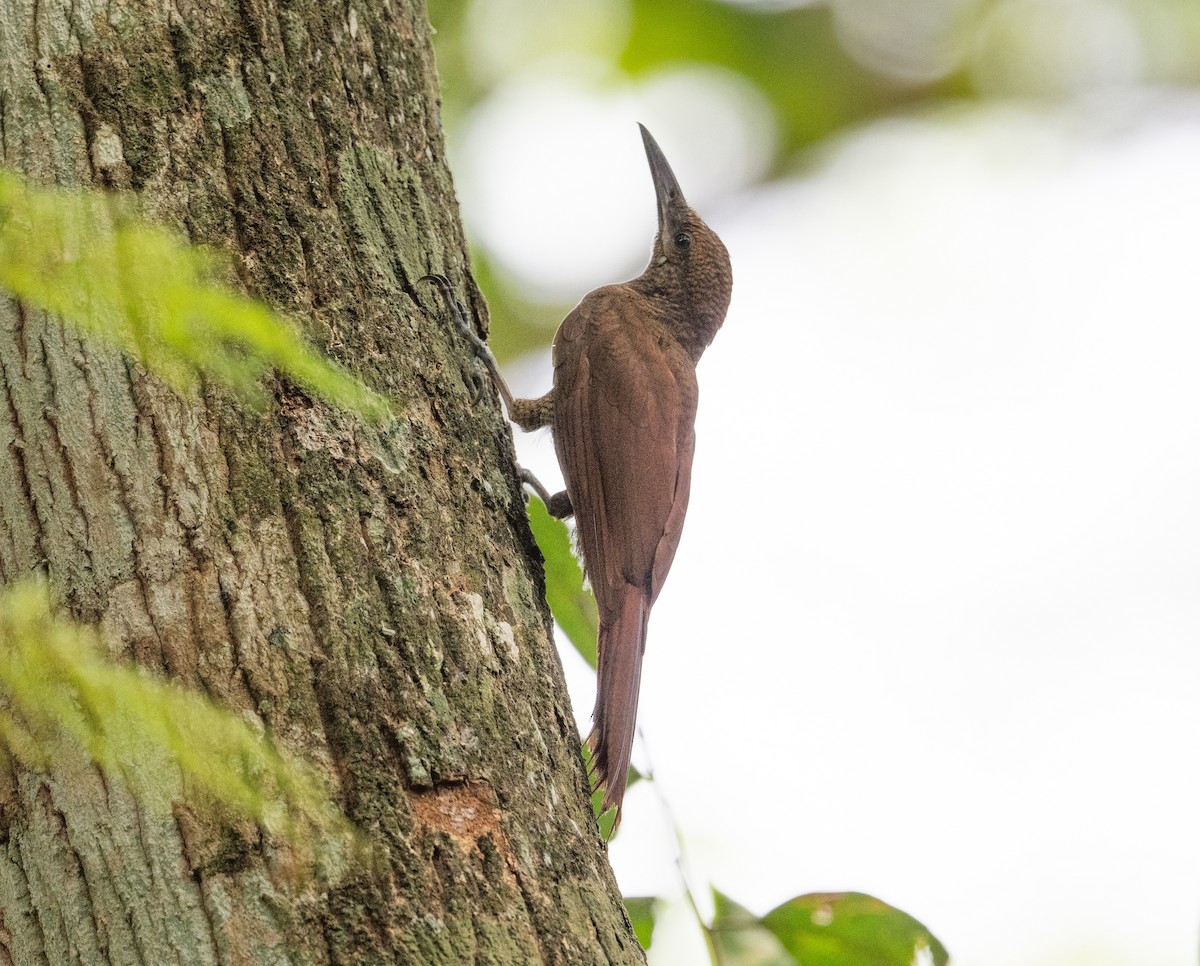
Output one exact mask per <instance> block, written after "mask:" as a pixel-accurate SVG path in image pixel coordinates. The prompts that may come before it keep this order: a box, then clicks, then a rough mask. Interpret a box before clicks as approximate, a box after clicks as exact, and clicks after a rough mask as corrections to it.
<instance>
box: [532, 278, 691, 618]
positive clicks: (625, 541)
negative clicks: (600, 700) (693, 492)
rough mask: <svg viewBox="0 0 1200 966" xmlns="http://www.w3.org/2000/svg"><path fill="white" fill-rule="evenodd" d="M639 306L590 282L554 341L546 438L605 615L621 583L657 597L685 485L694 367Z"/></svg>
mask: <svg viewBox="0 0 1200 966" xmlns="http://www.w3.org/2000/svg"><path fill="white" fill-rule="evenodd" d="M645 311H646V306H645V303H644V302H643V301H642V299H641V297H640V296H638V295H637V294H636V293H633V292H630V291H628V290H626V289H625V288H624V287H623V286H609V287H607V288H605V289H600V290H598V291H596V292H593V293H592V294H591V295H589V296H588V297H587V298H585V299H584V300H583V302H581V303H580V305H579V306H578V307H577V308H576V309H575V310H574V311H573V312H572V313H571V314H570V315H569V316H568V317H567V318H566V320H564V322H563V324H562V326H561V327H560V330H559V335H558V338H557V339H556V342H555V371H554V379H555V416H554V442H555V449H556V450H557V452H558V457H559V463H560V464H561V466H562V470H563V475H564V476H565V477H566V481H567V490H568V492H569V493H570V495H571V503H572V506H573V507H574V509H575V518H576V527H577V532H578V538H579V543H580V546H581V548H582V550H583V556H584V564H585V567H586V569H587V572H588V577H589V579H590V580H591V583H592V589H593V590H594V592H595V594H596V602H597V604H599V607H600V614H601V620H602V622H604V623H610V622H612V621H614V620H616V618H617V616H618V614H619V612H620V610H621V607H622V606H623V604H622V602H623V597H624V592H625V589H626V587H627V586H629V585H632V586H634V587H638V588H640V589H641V590H642V592H643V594H644V595H645V599H646V602H647V604H652V603H653V602H654V600H655V598H657V596H658V592H659V590H660V589H661V587H662V583H663V581H664V580H665V579H666V576H667V571H668V570H669V569H670V567H671V562H672V560H673V559H674V557H675V549H676V547H677V546H678V545H679V536H680V533H681V532H682V530H683V518H684V514H685V513H686V511H687V503H688V494H689V492H690V489H691V472H692V454H693V452H694V450H695V432H694V423H695V416H696V401H697V389H696V376H695V370H694V368H693V367H692V365H691V362H690V360H688V359H687V358H686V356H685V355H684V354H683V353H682V351H681V350H679V348H678V346H675V345H674V344H673V343H670V342H669V341H668V342H666V343H660V340H659V339H658V338H657V336H656V334H655V329H654V328H653V327H652V326H648V325H647V324H646V320H645V318H644V313H645ZM639 315H642V316H643V317H639Z"/></svg>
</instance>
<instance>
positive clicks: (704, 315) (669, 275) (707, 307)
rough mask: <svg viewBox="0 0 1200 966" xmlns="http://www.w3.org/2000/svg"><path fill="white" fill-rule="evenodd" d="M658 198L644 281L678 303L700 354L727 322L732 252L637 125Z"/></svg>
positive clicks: (649, 135)
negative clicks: (655, 227) (693, 205)
mask: <svg viewBox="0 0 1200 966" xmlns="http://www.w3.org/2000/svg"><path fill="white" fill-rule="evenodd" d="M638 127H639V128H641V130H642V142H643V143H644V144H645V146H646V160H647V161H648V162H649V163H650V177H651V178H652V179H653V180H654V194H655V196H656V198H657V201H658V235H657V237H656V238H655V239H654V252H653V254H652V255H651V256H650V264H649V265H648V266H647V267H646V272H645V274H644V276H643V278H646V279H647V280H651V279H652V280H653V282H654V285H655V288H659V289H662V290H665V291H667V292H669V293H670V294H671V296H672V297H673V298H677V299H679V300H680V304H681V306H682V307H684V308H686V310H687V312H688V313H689V314H690V316H691V318H690V319H689V322H690V323H691V324H693V325H695V326H696V327H697V329H698V331H697V332H696V333H695V334H696V336H697V337H698V338H699V339H700V342H701V344H700V345H699V346H698V348H699V350H700V351H703V349H704V347H705V346H707V345H708V343H709V342H710V341H712V338H713V336H715V335H716V334H717V329H719V328H720V327H721V323H722V322H723V321H724V320H725V312H726V310H727V309H728V308H729V298H730V294H731V292H732V289H733V271H732V268H731V267H730V264H729V252H728V251H727V250H726V248H725V245H724V244H723V243H722V241H721V239H720V238H718V237H717V233H716V232H715V231H713V230H712V229H711V228H709V227H708V225H706V224H705V223H704V220H703V219H702V218H701V217H700V216H699V215H698V214H696V212H695V211H694V210H692V208H691V207H690V206H689V205H688V203H687V200H686V199H685V198H684V197H683V191H681V190H680V188H679V181H678V180H677V179H676V178H675V172H674V171H672V170H671V165H670V164H668V163H667V158H666V156H665V155H664V154H663V152H662V148H660V147H659V146H658V142H657V141H655V140H654V136H653V135H652V134H651V133H650V132H649V131H647V130H646V128H645V127H644V126H643V125H641V124H639V125H638Z"/></svg>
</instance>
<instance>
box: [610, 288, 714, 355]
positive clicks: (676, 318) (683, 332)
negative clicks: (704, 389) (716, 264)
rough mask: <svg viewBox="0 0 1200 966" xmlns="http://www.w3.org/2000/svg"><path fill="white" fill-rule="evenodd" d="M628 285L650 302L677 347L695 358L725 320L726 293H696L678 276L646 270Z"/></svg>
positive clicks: (658, 319) (655, 314) (654, 313)
mask: <svg viewBox="0 0 1200 966" xmlns="http://www.w3.org/2000/svg"><path fill="white" fill-rule="evenodd" d="M629 285H630V286H631V287H632V288H633V289H635V290H636V291H637V292H638V293H639V294H641V295H642V296H643V297H644V298H645V299H646V300H647V301H648V302H650V304H651V305H652V306H653V316H654V319H655V321H656V322H658V323H659V324H660V325H661V326H662V327H663V329H665V330H666V331H667V332H668V333H669V334H670V335H671V336H672V338H674V339H675V341H676V342H678V343H679V345H680V347H681V348H682V349H683V350H684V351H685V352H687V354H688V355H689V356H691V359H692V362H693V363H695V362H699V361H700V356H702V355H703V354H704V350H705V349H707V348H708V345H709V343H710V342H712V340H713V338H714V337H715V336H716V334H717V330H718V329H719V328H721V323H722V322H724V321H725V310H726V308H728V306H729V296H728V294H724V295H723V296H722V293H717V297H716V298H714V297H712V295H711V294H709V293H703V294H701V293H698V292H697V291H696V290H695V289H693V288H691V287H690V286H686V285H681V284H679V283H678V280H676V279H673V278H664V277H663V276H662V275H661V274H659V273H656V272H652V271H647V272H645V273H644V274H642V275H641V276H639V277H638V278H635V279H634V280H633V281H632V282H630V283H629Z"/></svg>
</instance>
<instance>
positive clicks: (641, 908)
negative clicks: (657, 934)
mask: <svg viewBox="0 0 1200 966" xmlns="http://www.w3.org/2000/svg"><path fill="white" fill-rule="evenodd" d="M657 906H658V899H656V898H655V897H654V896H626V897H625V911H626V912H627V913H629V921H630V922H631V923H633V932H634V935H636V936H637V940H638V942H639V943H641V945H642V949H649V948H650V940H651V939H652V938H653V936H654V919H655V915H656V913H657Z"/></svg>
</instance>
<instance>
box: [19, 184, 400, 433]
mask: <svg viewBox="0 0 1200 966" xmlns="http://www.w3.org/2000/svg"><path fill="white" fill-rule="evenodd" d="M132 207H133V206H132V202H131V200H130V199H129V198H126V197H122V196H118V195H110V194H105V193H103V192H99V191H90V192H68V191H49V190H39V189H33V188H30V187H29V186H27V185H26V184H25V183H24V182H23V181H22V180H21V179H19V178H17V177H16V176H14V175H11V174H4V173H0V288H3V289H6V290H7V291H8V292H9V293H11V294H12V295H13V296H15V297H16V298H17V299H19V300H20V301H21V302H23V303H25V304H26V305H29V306H33V307H35V308H39V309H42V310H43V311H46V312H49V313H51V314H53V315H56V316H58V317H59V318H61V319H62V320H63V321H64V322H66V323H68V324H70V325H72V326H74V327H75V328H76V329H78V330H79V331H81V332H84V333H87V334H90V335H93V336H96V337H99V338H102V339H105V340H106V341H108V342H111V343H114V344H116V345H117V346H119V347H120V348H121V349H123V350H124V351H125V352H127V353H129V354H130V355H131V356H133V357H134V358H135V359H136V360H137V361H138V362H140V363H141V364H142V365H143V366H145V367H146V368H147V369H148V370H149V371H151V372H153V373H154V374H155V375H156V376H158V378H160V379H162V380H163V382H165V383H167V385H169V386H171V387H172V388H173V389H175V390H176V391H178V392H187V391H189V390H190V389H192V388H193V387H194V386H195V385H196V384H197V382H198V381H199V378H200V376H202V375H203V376H205V377H211V378H215V379H218V380H220V381H222V382H224V383H225V384H226V385H227V386H229V387H230V388H231V389H233V390H234V391H235V392H236V393H237V394H238V395H239V396H240V397H241V399H242V400H243V401H244V402H246V403H249V404H256V403H260V402H261V401H262V399H263V398H264V393H263V390H262V386H261V384H260V381H261V379H262V377H263V376H264V375H266V374H267V372H268V371H269V370H270V369H272V368H275V369H278V370H279V371H280V372H283V373H285V374H286V375H288V376H289V377H290V378H291V379H293V380H294V381H295V382H296V383H298V384H299V385H301V386H303V387H304V388H305V389H307V390H309V391H310V392H312V393H313V394H315V395H317V396H320V397H321V398H323V399H324V400H326V401H327V402H329V403H331V404H333V405H336V406H341V407H343V408H345V409H349V410H352V411H354V412H356V413H358V414H360V415H362V416H364V417H366V418H369V419H382V418H384V417H385V416H386V415H387V414H388V406H387V402H386V400H385V399H384V398H383V397H382V396H380V395H378V394H377V393H375V392H374V391H372V390H371V389H369V388H367V386H365V385H364V384H363V383H361V382H359V381H358V380H357V379H355V378H354V377H352V376H351V375H350V374H349V373H347V372H346V371H345V370H343V369H341V368H340V367H339V366H336V365H334V364H333V363H331V362H329V361H327V360H325V359H324V358H323V357H322V356H320V355H319V354H318V353H316V352H314V351H312V350H311V349H309V348H308V347H307V346H305V345H304V341H303V339H302V338H301V336H300V334H299V331H298V330H297V329H296V327H295V326H294V325H293V324H292V323H290V322H289V321H287V320H285V319H283V318H282V317H280V316H278V315H276V314H275V313H273V312H272V311H271V310H270V309H268V308H267V307H266V306H264V305H263V304H261V303H260V302H256V301H254V300H252V299H248V298H246V297H244V296H242V295H239V294H238V293H236V292H234V291H233V290H231V289H229V288H228V287H226V286H225V285H223V284H221V282H220V281H219V279H220V277H222V276H228V275H229V274H230V272H229V269H228V266H227V264H226V261H227V260H226V259H223V258H222V257H220V256H219V255H218V254H217V253H216V252H214V251H211V250H208V249H203V248H199V247H196V246H192V245H188V244H187V243H186V242H185V241H183V240H182V239H180V238H177V237H176V236H175V235H172V234H170V233H169V232H167V231H165V230H163V229H162V228H158V227H155V226H154V225H151V224H150V223H149V222H147V221H145V220H143V219H141V218H139V217H138V216H137V215H136V214H135V213H134V212H133V210H132Z"/></svg>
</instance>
